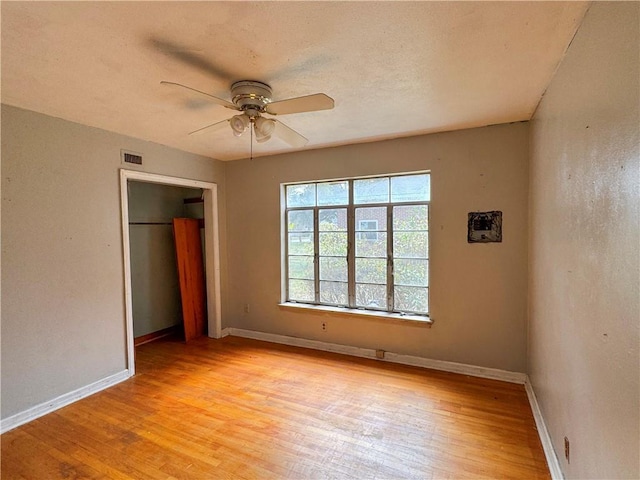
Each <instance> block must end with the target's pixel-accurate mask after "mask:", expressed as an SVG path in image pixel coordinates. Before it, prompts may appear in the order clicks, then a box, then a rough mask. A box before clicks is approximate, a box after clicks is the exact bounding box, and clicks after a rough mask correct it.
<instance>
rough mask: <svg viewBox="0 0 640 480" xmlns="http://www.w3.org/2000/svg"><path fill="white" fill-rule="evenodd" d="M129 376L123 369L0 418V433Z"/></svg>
mask: <svg viewBox="0 0 640 480" xmlns="http://www.w3.org/2000/svg"><path fill="white" fill-rule="evenodd" d="M129 376H130V375H129V371H128V370H123V371H121V372H118V373H115V374H113V375H110V376H108V377H106V378H103V379H102V380H98V381H97V382H94V383H91V384H89V385H86V386H84V387H81V388H79V389H77V390H74V391H72V392H69V393H65V394H63V395H60V396H59V397H56V398H54V399H53V400H49V401H48V402H44V403H41V404H39V405H36V406H35V407H31V408H29V409H27V410H24V411H22V412H20V413H16V414H15V415H12V416H10V417H7V418H5V419H2V420H0V433H5V432H8V431H9V430H12V429H14V428H16V427H19V426H20V425H24V424H25V423H28V422H30V421H32V420H35V419H36V418H39V417H42V416H43V415H46V414H47V413H51V412H53V411H55V410H58V409H59V408H62V407H64V406H66V405H69V404H70V403H73V402H76V401H78V400H80V399H81V398H85V397H88V396H89V395H93V394H94V393H97V392H99V391H100V390H104V389H105V388H108V387H111V386H113V385H115V384H117V383H120V382H122V381H124V380H126V379H127V378H129Z"/></svg>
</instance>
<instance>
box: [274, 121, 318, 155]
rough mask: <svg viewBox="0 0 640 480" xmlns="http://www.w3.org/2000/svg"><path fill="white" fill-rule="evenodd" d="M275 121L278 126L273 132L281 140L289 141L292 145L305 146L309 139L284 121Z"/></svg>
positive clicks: (296, 146)
mask: <svg viewBox="0 0 640 480" xmlns="http://www.w3.org/2000/svg"><path fill="white" fill-rule="evenodd" d="M274 121H275V122H276V128H275V129H274V131H273V134H274V135H275V136H277V137H279V138H280V139H281V140H284V141H285V142H287V143H288V144H289V145H291V146H292V147H295V148H301V147H304V146H305V145H306V144H307V142H308V141H309V140H307V139H306V138H305V137H303V136H302V135H300V134H299V133H298V132H296V131H295V130H293V129H292V128H290V127H287V126H286V125H285V124H284V123H282V122H280V121H278V120H274Z"/></svg>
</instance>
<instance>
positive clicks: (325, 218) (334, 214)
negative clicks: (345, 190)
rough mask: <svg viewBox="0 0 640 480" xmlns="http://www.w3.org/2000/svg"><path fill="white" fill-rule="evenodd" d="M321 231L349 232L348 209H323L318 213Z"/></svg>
mask: <svg viewBox="0 0 640 480" xmlns="http://www.w3.org/2000/svg"><path fill="white" fill-rule="evenodd" d="M318 222H319V224H320V225H319V226H318V228H319V230H320V231H321V232H323V231H324V232H329V231H342V232H346V231H347V209H346V208H323V209H322V210H320V211H319V212H318Z"/></svg>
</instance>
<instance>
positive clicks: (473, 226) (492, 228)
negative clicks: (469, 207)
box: [467, 210, 502, 243]
mask: <svg viewBox="0 0 640 480" xmlns="http://www.w3.org/2000/svg"><path fill="white" fill-rule="evenodd" d="M467 230H468V231H467V242H469V243H490V242H502V212H500V211H497V210H495V211H493V212H469V221H468V224H467Z"/></svg>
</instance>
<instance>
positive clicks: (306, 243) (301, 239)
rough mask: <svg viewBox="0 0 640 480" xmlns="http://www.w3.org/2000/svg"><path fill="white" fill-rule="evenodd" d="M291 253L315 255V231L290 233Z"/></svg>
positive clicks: (289, 246) (289, 247) (289, 245)
mask: <svg viewBox="0 0 640 480" xmlns="http://www.w3.org/2000/svg"><path fill="white" fill-rule="evenodd" d="M288 249H289V255H313V233H290V234H289V244H288Z"/></svg>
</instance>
